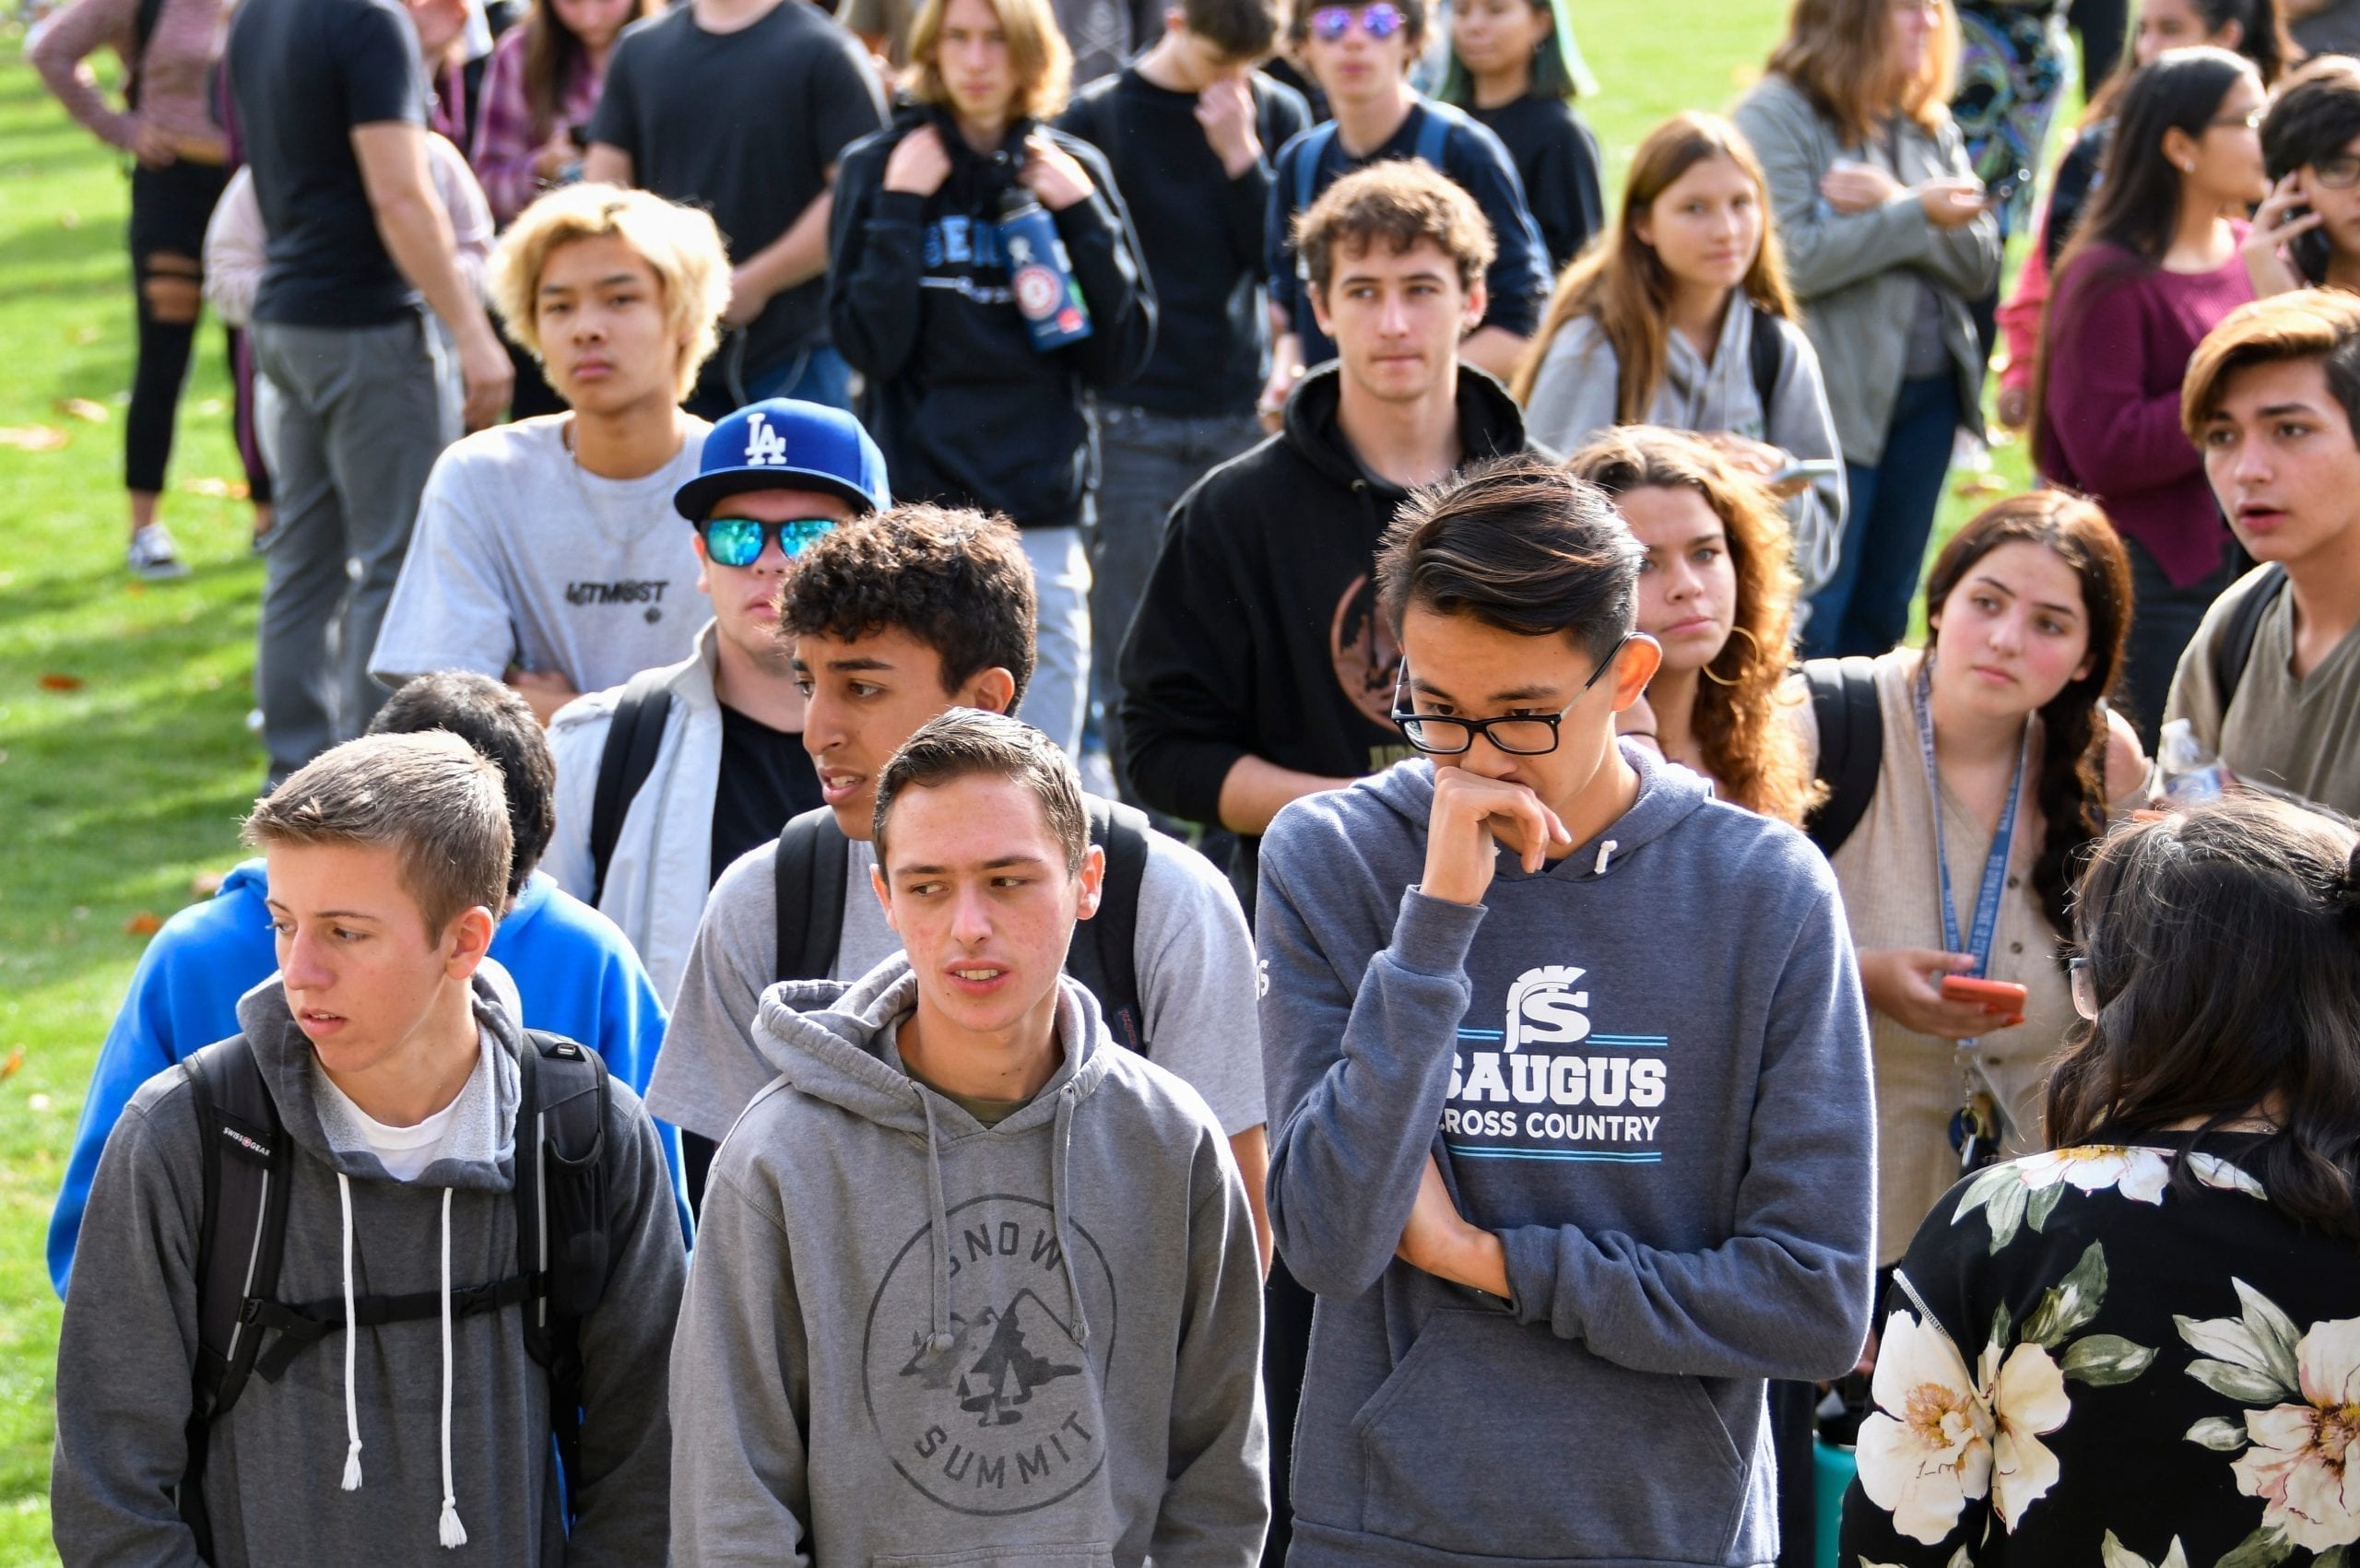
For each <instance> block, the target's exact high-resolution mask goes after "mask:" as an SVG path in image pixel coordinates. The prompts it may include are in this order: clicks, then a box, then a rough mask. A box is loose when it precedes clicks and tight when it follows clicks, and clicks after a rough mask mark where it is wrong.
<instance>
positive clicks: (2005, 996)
mask: <svg viewBox="0 0 2360 1568" xmlns="http://www.w3.org/2000/svg"><path fill="white" fill-rule="evenodd" d="M2031 995H2032V993H2031V992H2030V991H2028V990H2026V989H2025V988H2024V986H2022V985H2019V984H2016V983H2015V982H2014V981H2012V980H1982V979H1977V978H1976V976H1974V975H1971V974H1945V975H1943V976H1942V1000H1943V1001H1945V1002H1974V1003H1977V1004H1979V1005H1981V1006H1982V1007H1984V1008H1988V1009H1990V1010H1991V1011H1994V1012H1999V1013H2002V1014H2004V1015H2005V1016H2006V1018H2007V1022H2006V1023H2004V1024H2001V1025H2000V1027H2001V1028H2002V1029H2012V1028H2013V1027H2015V1026H2016V1025H2017V1024H2020V1023H2022V1022H2024V1001H2025V999H2026V998H2027V997H2029V996H2031Z"/></svg>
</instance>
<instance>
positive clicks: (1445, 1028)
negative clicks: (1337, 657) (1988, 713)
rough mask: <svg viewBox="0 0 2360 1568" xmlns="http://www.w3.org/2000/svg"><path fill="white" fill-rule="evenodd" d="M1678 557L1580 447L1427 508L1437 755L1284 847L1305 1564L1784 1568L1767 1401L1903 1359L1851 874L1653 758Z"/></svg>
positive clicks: (1274, 1037) (1481, 471)
mask: <svg viewBox="0 0 2360 1568" xmlns="http://www.w3.org/2000/svg"><path fill="white" fill-rule="evenodd" d="M1639 561H1640V551H1639V548H1638V547H1637V544H1636V542H1635V541H1634V539H1633V538H1632V537H1631V536H1630V533H1629V531H1628V530H1627V529H1626V528H1625V527H1624V526H1623V525H1622V522H1621V520H1620V519H1619V518H1618V517H1616V516H1615V514H1614V513H1613V510H1612V508H1611V507H1610V506H1609V505H1608V504H1607V502H1606V500H1605V498H1604V497H1603V496H1602V495H1601V494H1600V493H1599V491H1597V490H1596V489H1593V488H1591V487H1590V486H1588V485H1586V484H1584V483H1583V482H1582V481H1580V480H1578V479H1575V478H1574V477H1571V476H1570V475H1567V474H1565V473H1563V472H1562V471H1561V470H1558V469H1556V468H1553V467H1552V466H1548V465H1546V464H1544V463H1542V462H1540V460H1538V459H1533V458H1528V457H1513V458H1504V459H1500V460H1498V461H1497V462H1494V463H1492V464H1489V465H1485V466H1481V467H1480V468H1476V469H1472V470H1469V471H1468V472H1466V473H1465V474H1464V475H1462V476H1461V477H1459V478H1457V479H1455V480H1450V481H1445V483H1444V484H1443V485H1441V486H1438V487H1436V488H1435V489H1431V490H1427V491H1423V492H1420V494H1418V495H1417V496H1415V497H1413V498H1412V499H1411V501H1410V502H1409V503H1408V504H1406V505H1405V506H1404V507H1403V508H1402V510H1401V512H1400V513H1398V515H1397V517H1396V519H1395V521H1394V523H1393V525H1392V527H1391V528H1390V530H1389V531H1388V534H1387V537H1386V547H1385V551H1384V554H1383V556H1382V557H1381V559H1380V561H1379V565H1378V572H1379V579H1380V591H1381V594H1382V602H1383V605H1384V608H1385V612H1386V616H1387V618H1388V619H1389V620H1390V622H1391V624H1392V625H1393V627H1394V629H1395V631H1396V633H1397V635H1398V637H1399V639H1400V647H1401V648H1402V651H1403V657H1404V662H1405V670H1404V673H1403V676H1402V679H1401V685H1400V689H1399V690H1398V694H1397V696H1396V698H1395V708H1396V713H1397V721H1398V723H1399V724H1400V725H1401V729H1402V732H1403V734H1404V735H1405V736H1406V737H1408V738H1409V740H1410V743H1411V744H1412V745H1414V746H1416V747H1417V748H1418V749H1420V750H1421V751H1423V752H1426V753H1428V754H1429V758H1430V759H1431V760H1428V759H1420V760H1414V761H1410V762H1404V763H1401V764H1399V765H1398V766H1396V767H1394V768H1393V769H1392V770H1390V771H1389V772H1385V773H1383V774H1380V775H1378V776H1377V777H1375V778H1373V779H1363V780H1362V781H1360V783H1358V784H1355V785H1353V786H1352V787H1351V788H1350V789H1346V790H1340V791H1337V792H1335V793H1332V794H1327V795H1316V796H1309V797H1307V798H1305V799H1303V800H1300V801H1297V802H1295V803H1294V804H1293V805H1292V806H1290V807H1288V808H1286V809H1285V810H1284V811H1283V812H1281V813H1280V816H1279V818H1278V819H1277V821H1276V822H1275V823H1274V824H1273V825H1272V828H1271V831H1270V834H1269V836H1268V838H1267V839H1266V840H1265V841H1264V843H1263V849H1262V865H1261V874H1262V886H1261V920H1260V924H1259V927H1258V936H1259V939H1260V947H1261V952H1262V956H1263V961H1264V963H1265V964H1266V965H1267V968H1268V991H1267V992H1266V994H1265V996H1264V999H1263V1004H1262V1034H1263V1042H1264V1055H1265V1059H1266V1062H1267V1064H1268V1080H1269V1096H1270V1109H1271V1113H1272V1115H1271V1126H1273V1128H1274V1129H1276V1137H1275V1138H1274V1139H1273V1143H1272V1149H1271V1162H1270V1186H1269V1205H1270V1217H1271V1220H1272V1222H1273V1224H1274V1226H1275V1228H1276V1230H1277V1232H1278V1241H1279V1250H1280V1254H1281V1256H1284V1257H1285V1259H1286V1262H1287V1266H1288V1267H1290V1268H1291V1269H1292V1270H1293V1271H1294V1273H1295V1275H1296V1276H1297V1277H1298V1278H1299V1279H1302V1280H1303V1281H1304V1284H1306V1285H1308V1286H1309V1287H1310V1288H1311V1289H1312V1291H1314V1292H1316V1295H1317V1297H1318V1305H1317V1309H1316V1317H1315V1324H1316V1326H1315V1328H1314V1332H1313V1338H1312V1352H1311V1362H1310V1367H1309V1371H1308V1373H1307V1374H1306V1376H1305V1378H1304V1390H1303V1405H1302V1413H1301V1415H1300V1417H1299V1418H1298V1420H1297V1423H1296V1428H1295V1449H1294V1471H1293V1477H1292V1482H1293V1485H1292V1493H1293V1501H1294V1507H1295V1518H1294V1543H1293V1550H1292V1554H1291V1555H1290V1557H1289V1559H1288V1561H1289V1562H1290V1563H1292V1564H1297V1565H1302V1564H1312V1565H1315V1568H1316V1565H1324V1564H1328V1563H1354V1564H1366V1563H1380V1564H1402V1565H1415V1568H1436V1565H1440V1564H1448V1563H1468V1564H1472V1563H1477V1562H1481V1563H1482V1564H1484V1565H1485V1568H1502V1565H1504V1564H1509V1563H1542V1562H1551V1563H1554V1562H1568V1561H1571V1560H1575V1559H1579V1560H1581V1561H1582V1562H1584V1563H1586V1564H1599V1565H1606V1564H1618V1563H1620V1564H1638V1563H1650V1564H1660V1563H1674V1562H1681V1563H1710V1564H1717V1565H1722V1568H1735V1565H1742V1564H1765V1563H1769V1562H1773V1561H1774V1560H1776V1557H1777V1554H1778V1540H1777V1523H1776V1501H1775V1491H1774V1480H1775V1478H1774V1475H1773V1470H1772V1464H1771V1460H1770V1456H1769V1438H1768V1434H1767V1432H1766V1431H1765V1430H1764V1398H1763V1382H1764V1379H1765V1378H1772V1377H1780V1378H1799V1379H1810V1378H1825V1377H1833V1376H1835V1375H1837V1374H1839V1373H1844V1372H1846V1371H1847V1370H1849V1369H1850V1367H1851V1366H1852V1364H1853V1362H1854V1361H1855V1359H1856V1358H1857V1356H1858V1353H1859V1350H1860V1345H1861V1342H1862V1340H1863V1338H1865V1336H1866V1333H1867V1329H1868V1322H1869V1279H1870V1263H1871V1260H1872V1259H1873V1257H1874V1253H1873V1250H1872V1248H1871V1245H1870V1231H1871V1227H1872V1211H1871V1207H1870V1196H1871V1194H1872V1193H1873V1190H1874V1187H1875V1180H1874V1176H1875V1171H1874V1165H1873V1161H1872V1149H1871V1137H1872V1133H1871V1128H1872V1126H1873V1122H1874V1118H1873V1116H1872V1115H1871V1114H1870V1090H1869V1073H1868V1028H1867V1020H1866V1015H1865V1013H1864V1011H1863V1008H1862V1004H1861V1001H1860V995H1859V988H1858V982H1857V980H1856V979H1855V976H1854V966H1853V959H1852V953H1851V949H1850V945H1849V942H1848V940H1847V937H1846V931H1845V925H1844V919H1843V914H1842V911H1841V908H1840V906H1839V904H1838V902H1837V896H1836V890H1835V880H1834V878H1833V877H1832V876H1831V875H1830V874H1829V872H1828V869H1827V867H1826V863H1825V862H1824V861H1823V860H1822V859H1821V858H1820V857H1819V855H1817V854H1816V853H1815V852H1814V851H1813V850H1812V849H1811V845H1810V843H1808V842H1807V841H1806V840H1805V839H1804V838H1803V836H1802V835H1801V834H1800V833H1799V832H1796V831H1794V830H1793V829H1791V828H1788V827H1786V826H1784V825H1782V824H1779V823H1776V822H1772V821H1769V820H1766V819H1763V818H1760V817H1756V816H1753V815H1752V814H1751V813H1749V812H1746V811H1744V810H1741V809H1740V808H1736V807H1733V806H1729V805H1726V804H1724V803H1721V802H1719V801H1716V800H1715V799H1713V798H1712V795H1711V790H1710V788H1709V786H1708V785H1706V784H1705V782H1704V781H1703V780H1701V779H1699V778H1698V777H1697V776H1696V775H1695V774H1693V773H1692V772H1687V771H1686V770H1684V769H1681V768H1678V767H1673V766H1670V765H1667V764H1665V763H1663V762H1661V761H1658V760H1655V759H1654V758H1653V757H1652V755H1651V754H1650V753H1648V752H1646V750H1645V749H1641V748H1637V747H1627V748H1626V747H1622V746H1620V745H1619V744H1618V742H1617V740H1616V738H1615V733H1614V730H1615V715H1616V714H1617V713H1620V712H1622V711H1624V710H1627V709H1629V708H1631V707H1632V706H1633V705H1634V703H1635V702H1636V701H1638V699H1639V697H1640V695H1641V693H1642V692H1643V691H1644V690H1645V689H1646V683H1647V680H1648V678H1650V677H1651V676H1652V675H1653V674H1654V672H1655V668H1656V666H1657V664H1658V660H1659V657H1660V655H1659V652H1658V649H1657V647H1656V645H1655V644H1654V643H1653V642H1652V641H1650V640H1649V639H1647V638H1646V637H1642V636H1636V635H1634V633H1633V630H1632V629H1633V625H1634V600H1635V584H1636V580H1637V573H1638V567H1639Z"/></svg>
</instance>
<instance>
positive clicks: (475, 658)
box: [319, 185, 729, 724]
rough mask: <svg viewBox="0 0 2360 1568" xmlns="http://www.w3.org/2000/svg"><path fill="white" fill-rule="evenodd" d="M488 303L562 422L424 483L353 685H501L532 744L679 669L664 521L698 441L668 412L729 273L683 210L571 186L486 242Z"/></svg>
mask: <svg viewBox="0 0 2360 1568" xmlns="http://www.w3.org/2000/svg"><path fill="white" fill-rule="evenodd" d="M487 284H488V287H489V289H490V295H491V299H492V304H493V308H494V309H495V310H497V311H498V312H499V313H500V315H501V319H502V321H503V322H504V323H505V324H506V325H507V328H508V332H509V335H510V336H512V337H513V338H514V339H515V340H516V341H517V342H518V343H519V344H521V345H523V346H524V347H525V349H526V350H527V351H529V352H530V353H531V354H532V355H533V356H534V357H535V358H536V359H537V360H540V362H541V367H542V370H543V371H544V373H545V374H546V375H547V377H548V380H549V385H550V387H551V388H553V389H554V390H555V391H556V392H557V394H558V395H559V396H560V397H562V398H563V399H564V400H565V402H566V405H567V407H569V409H570V410H571V412H569V413H565V414H557V415H549V416H546V417H543V418H539V419H519V420H517V421H515V422H513V423H512V424H506V425H497V426H494V427H493V428H492V429H490V430H482V431H478V433H477V434H475V435H472V436H469V437H468V438H467V439H466V440H465V441H462V442H459V443H458V444H456V445H454V446H453V447H450V448H449V449H447V450H446V451H445V452H444V453H443V455H442V457H441V458H440V459H439V460H438V461H437V462H436V463H435V465H434V472H433V475H432V477H430V478H429V479H428V481H427V485H426V494H425V498H424V499H423V500H422V501H420V502H419V513H418V526H417V529H416V532H415V534H414V536H413V537H412V539H411V541H410V548H409V555H408V558H407V560H405V561H404V562H403V564H402V568H401V577H400V579H399V581H398V582H397V583H396V584H395V587H394V595H393V600H392V602H391V604H390V605H389V606H388V607H387V608H386V611H385V620H384V629H383V630H382V631H380V632H379V634H378V638H377V644H376V648H375V651H374V652H373V653H372V654H371V655H370V659H369V672H370V674H372V675H373V676H375V677H376V678H377V679H379V680H380V681H383V682H384V683H385V684H386V685H388V686H399V685H400V684H401V683H402V682H403V681H405V680H407V679H408V678H411V677H413V676H418V675H423V674H425V673H427V672H429V671H431V670H445V669H460V670H472V671H474V672H476V673H477V674H478V675H488V676H491V677H493V678H504V679H506V680H507V681H508V683H509V684H510V685H512V686H513V687H515V688H516V689H517V690H520V691H522V692H523V693H524V694H525V700H526V701H529V702H531V703H532V705H533V711H534V712H535V713H537V714H538V715H539V716H540V719H541V722H542V723H544V724H546V723H548V722H549V718H550V717H551V715H553V714H554V713H556V712H557V711H558V709H560V708H561V707H563V706H564V705H565V704H566V703H567V702H569V701H572V699H573V698H574V697H576V696H577V695H579V694H580V693H582V692H584V691H596V690H601V689H602V688H605V687H608V686H612V685H614V684H615V683H617V682H618V681H623V680H628V679H630V678H631V677H632V676H633V675H636V674H637V673H638V672H640V671H641V670H643V669H649V668H652V667H654V666H658V665H668V664H671V663H673V662H675V661H676V660H678V659H681V658H683V657H685V656H687V654H688V653H689V650H690V642H691V640H692V639H693V638H694V637H695V635H696V629H697V626H698V624H699V623H700V621H701V620H702V615H701V614H700V613H699V607H698V606H697V605H696V604H695V602H694V599H693V597H692V585H693V584H694V583H695V580H696V573H697V558H696V556H695V555H694V554H693V553H692V552H691V551H690V548H689V547H688V543H687V541H686V540H684V539H683V538H682V537H681V536H680V532H681V531H680V528H679V525H678V522H677V521H676V520H674V519H672V517H671V506H670V504H669V503H670V501H671V497H672V493H673V491H675V490H677V489H679V488H680V486H681V485H682V484H684V483H686V482H687V481H688V480H689V479H690V477H693V476H694V475H695V474H696V472H697V443H698V442H700V441H701V440H702V439H703V436H704V433H705V430H706V429H707V427H706V425H705V423H704V421H703V420H702V419H696V418H694V417H692V416H690V415H689V414H686V413H683V412H682V411H681V410H680V407H679V401H680V398H681V397H682V396H683V395H685V393H686V391H687V389H688V388H689V387H690V386H691V385H693V384H694V383H695V381H696V377H697V368H698V366H700V365H702V363H703V362H704V360H705V359H706V357H707V356H708V355H710V354H711V353H712V351H713V347H714V331H715V323H716V322H717V321H718V319H719V317H720V314H721V310H722V307H723V305H724V304H726V302H727V300H728V294H729V258H728V256H727V254H726V252H725V251H724V250H723V248H722V242H721V235H720V232H719V230H716V229H715V228H714V222H713V218H711V217H710V216H709V215H708V214H706V213H704V212H702V211H700V210H698V209H697V208H694V207H687V206H675V205H674V204H673V203H670V202H667V201H666V200H664V199H663V198H662V197H660V196H655V195H649V194H648V193H646V192H644V191H625V190H621V189H619V188H617V187H615V186H612V185H574V186H569V187H567V188H566V189H563V190H560V191H553V192H551V193H549V195H545V196H543V197H542V198H541V199H540V200H539V201H537V202H535V203H534V204H533V205H532V206H529V207H527V208H525V212H524V214H523V216H522V217H520V218H517V220H516V221H515V223H513V225H511V226H510V228H509V230H508V231H507V232H506V233H505V234H503V235H501V239H500V243H499V244H498V246H497V247H495V249H494V250H493V252H492V256H491V267H490V276H489V277H488V278H487ZM342 576H343V574H342V573H341V572H338V573H337V574H336V578H337V580H336V583H332V584H321V585H320V589H319V591H320V592H322V593H323V594H329V595H333V594H334V593H335V592H336V591H337V590H338V589H339V588H340V586H341V584H342Z"/></svg>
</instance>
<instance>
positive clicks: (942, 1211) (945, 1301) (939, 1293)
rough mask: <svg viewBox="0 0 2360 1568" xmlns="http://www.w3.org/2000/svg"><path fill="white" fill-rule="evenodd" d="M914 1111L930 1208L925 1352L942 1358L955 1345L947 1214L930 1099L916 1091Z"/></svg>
mask: <svg viewBox="0 0 2360 1568" xmlns="http://www.w3.org/2000/svg"><path fill="white" fill-rule="evenodd" d="M918 1107H919V1109H921V1110H923V1111H924V1112H925V1113H926V1197H927V1198H928V1199H929V1200H930V1201H931V1202H932V1203H933V1205H934V1269H933V1272H932V1275H931V1279H932V1283H933V1286H934V1316H933V1331H932V1333H931V1334H930V1335H929V1337H928V1338H927V1339H926V1349H927V1350H931V1351H932V1352H934V1353H935V1354H936V1355H938V1356H943V1355H949V1354H950V1347H951V1345H952V1344H954V1343H955V1342H956V1341H954V1340H953V1339H952V1338H951V1337H950V1208H949V1207H948V1206H946V1205H945V1204H944V1203H943V1201H942V1146H941V1145H940V1144H939V1143H938V1142H937V1141H936V1140H935V1129H934V1097H933V1096H932V1095H930V1094H928V1093H926V1091H924V1090H920V1091H918Z"/></svg>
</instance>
